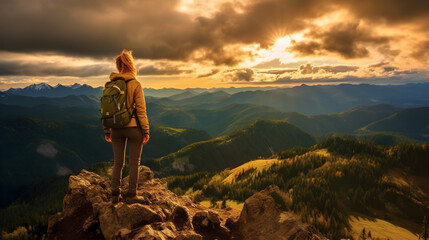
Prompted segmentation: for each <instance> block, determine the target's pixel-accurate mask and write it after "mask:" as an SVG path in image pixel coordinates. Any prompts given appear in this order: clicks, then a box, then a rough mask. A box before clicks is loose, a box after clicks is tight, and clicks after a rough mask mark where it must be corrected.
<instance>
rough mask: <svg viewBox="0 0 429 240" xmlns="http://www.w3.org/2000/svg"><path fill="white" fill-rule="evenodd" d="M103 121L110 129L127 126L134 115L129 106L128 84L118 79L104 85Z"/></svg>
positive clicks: (101, 109)
mask: <svg viewBox="0 0 429 240" xmlns="http://www.w3.org/2000/svg"><path fill="white" fill-rule="evenodd" d="M100 112H101V121H102V122H103V125H104V126H106V127H108V128H121V127H124V126H125V125H127V124H128V123H129V122H130V120H131V118H132V114H130V113H129V112H128V106H127V82H126V81H125V80H124V79H123V78H116V79H113V80H112V81H109V82H107V83H106V84H105V85H104V90H103V96H102V97H101V108H100Z"/></svg>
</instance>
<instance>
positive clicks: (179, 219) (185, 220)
mask: <svg viewBox="0 0 429 240" xmlns="http://www.w3.org/2000/svg"><path fill="white" fill-rule="evenodd" d="M171 221H172V222H173V223H174V225H175V226H176V228H178V229H183V228H190V227H191V220H190V219H189V213H188V210H186V208H185V207H182V206H176V207H175V208H174V210H173V213H172V215H171Z"/></svg>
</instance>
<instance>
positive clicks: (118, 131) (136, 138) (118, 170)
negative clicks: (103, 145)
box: [111, 127, 143, 195]
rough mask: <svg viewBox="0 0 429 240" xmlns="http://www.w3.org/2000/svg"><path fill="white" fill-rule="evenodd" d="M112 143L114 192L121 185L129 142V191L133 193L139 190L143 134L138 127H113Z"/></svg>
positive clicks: (117, 190)
mask: <svg viewBox="0 0 429 240" xmlns="http://www.w3.org/2000/svg"><path fill="white" fill-rule="evenodd" d="M111 134H112V136H111V137H112V145H113V155H114V164H113V173H112V192H119V191H120V190H119V187H120V185H121V179H122V170H123V168H124V162H125V148H126V145H127V142H128V148H129V150H128V152H129V155H130V158H129V162H130V164H129V165H130V179H129V180H130V182H129V188H128V193H129V194H130V195H133V194H135V193H136V190H137V182H138V178H139V174H138V171H139V165H140V157H141V154H142V148H143V142H142V141H143V135H142V133H141V131H140V129H139V128H138V127H125V128H113V129H112V133H111Z"/></svg>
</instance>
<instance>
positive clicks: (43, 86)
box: [26, 83, 52, 90]
mask: <svg viewBox="0 0 429 240" xmlns="http://www.w3.org/2000/svg"><path fill="white" fill-rule="evenodd" d="M26 88H27V89H34V90H44V89H51V88H52V86H51V85H49V84H47V83H38V84H31V85H30V86H28V87H26Z"/></svg>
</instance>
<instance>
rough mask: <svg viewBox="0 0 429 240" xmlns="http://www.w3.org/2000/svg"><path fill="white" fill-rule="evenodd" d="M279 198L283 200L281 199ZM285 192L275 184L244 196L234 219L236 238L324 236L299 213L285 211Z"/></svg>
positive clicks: (312, 238)
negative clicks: (235, 220) (237, 216)
mask: <svg viewBox="0 0 429 240" xmlns="http://www.w3.org/2000/svg"><path fill="white" fill-rule="evenodd" d="M282 201H283V202H282ZM288 201H290V199H289V197H288V196H287V194H285V193H283V192H281V191H280V190H279V188H278V187H276V186H269V187H268V188H266V189H265V190H263V191H261V192H258V193H255V194H254V195H253V196H251V197H250V198H248V199H246V201H245V203H244V207H243V210H242V211H241V214H240V217H239V219H238V221H237V223H236V227H237V228H238V230H237V232H236V233H235V234H236V238H238V239H279V240H282V239H285V240H286V239H288V240H289V239H295V240H308V239H310V240H322V239H326V238H324V237H323V236H322V234H320V233H319V232H318V231H317V230H316V229H315V228H314V227H313V226H311V225H309V224H306V223H303V222H301V220H300V218H299V216H297V215H296V214H294V213H293V212H292V211H287V209H285V206H287V205H288Z"/></svg>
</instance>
